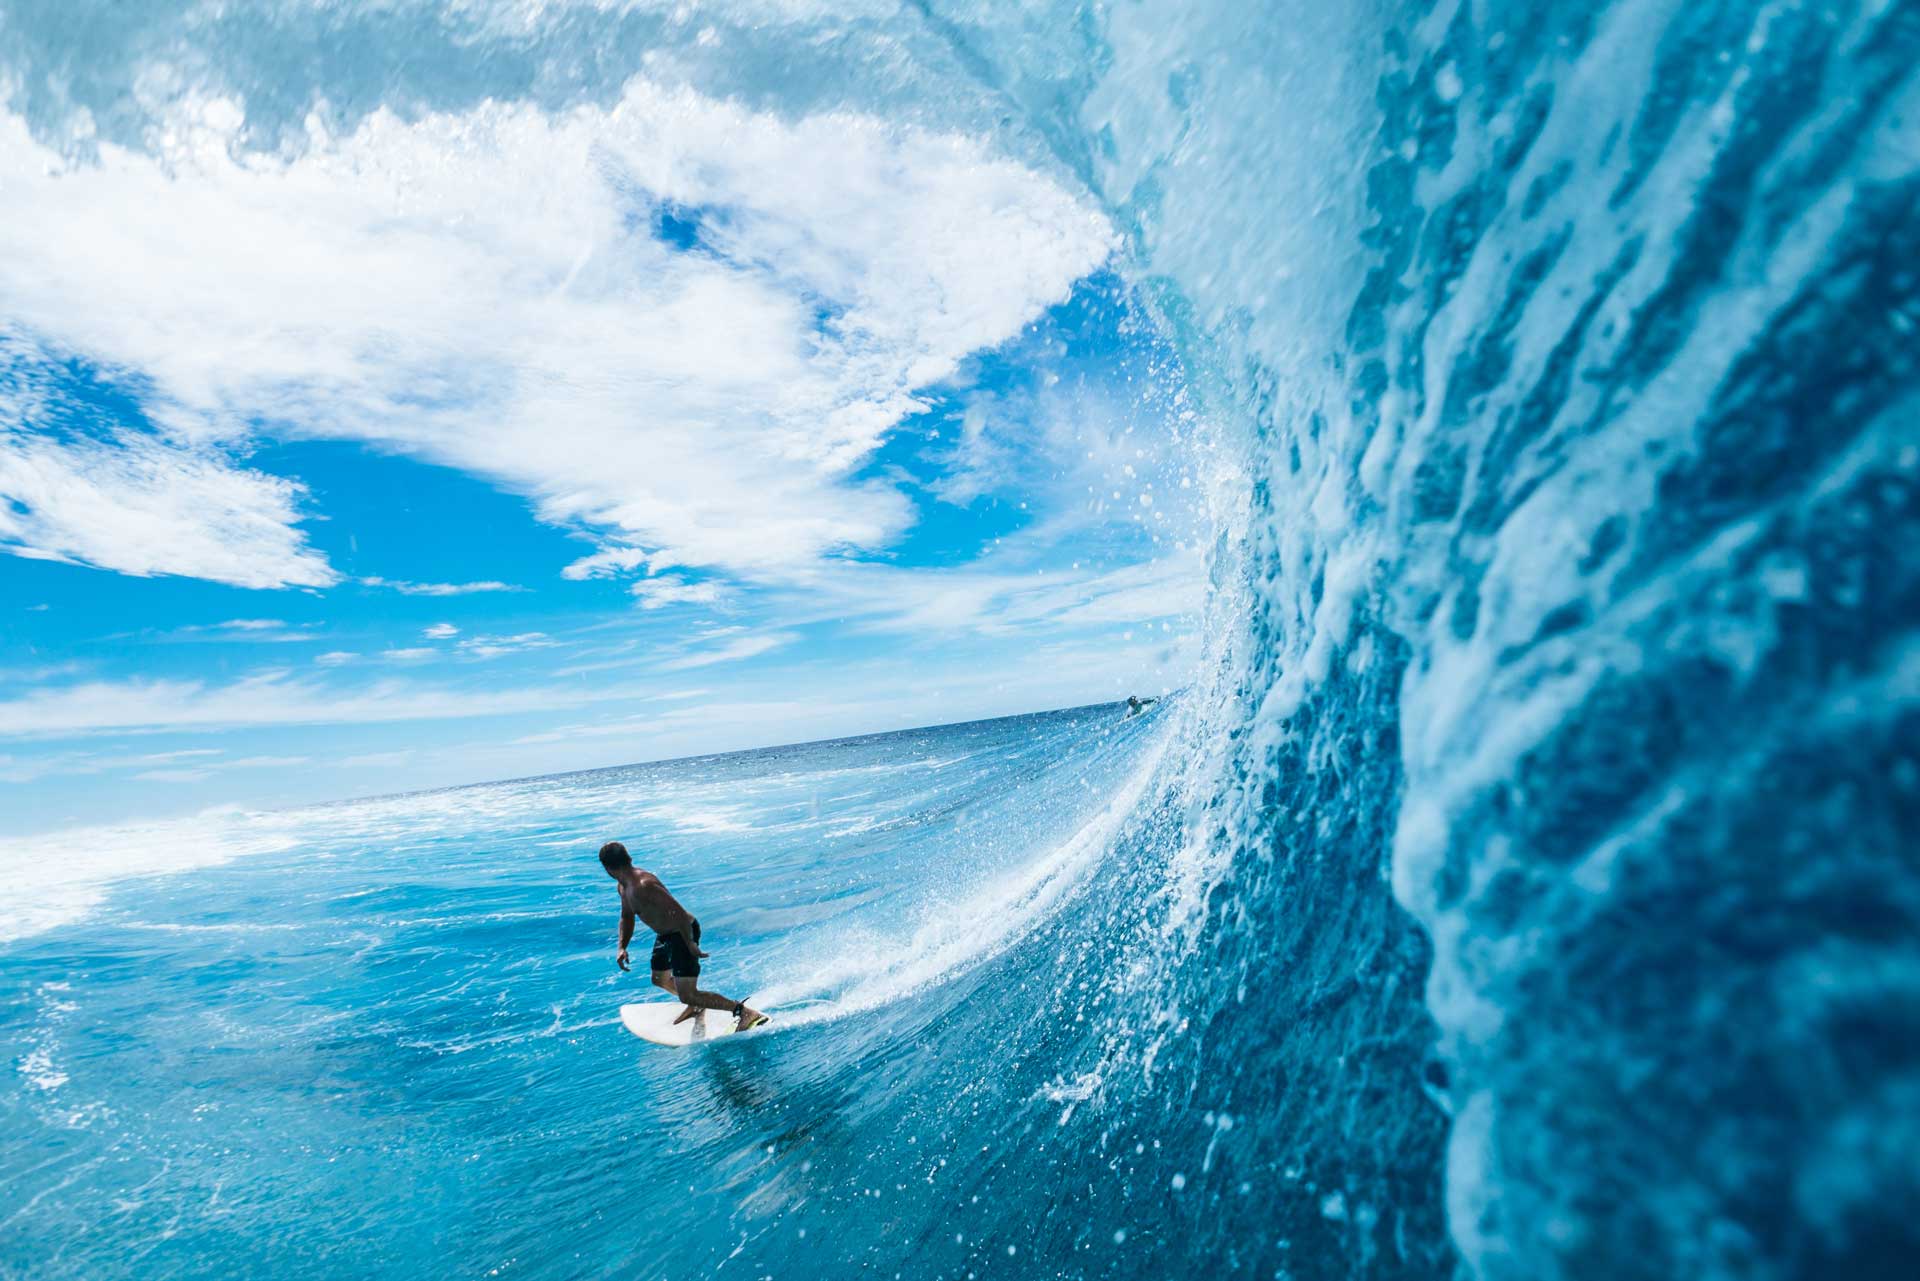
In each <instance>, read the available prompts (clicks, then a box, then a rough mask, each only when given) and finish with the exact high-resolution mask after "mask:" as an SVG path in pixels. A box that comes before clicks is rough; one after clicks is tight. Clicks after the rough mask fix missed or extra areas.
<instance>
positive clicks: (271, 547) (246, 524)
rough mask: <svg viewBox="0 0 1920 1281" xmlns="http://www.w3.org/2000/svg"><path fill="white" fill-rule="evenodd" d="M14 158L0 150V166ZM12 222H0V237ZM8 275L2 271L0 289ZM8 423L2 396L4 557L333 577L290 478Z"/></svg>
mask: <svg viewBox="0 0 1920 1281" xmlns="http://www.w3.org/2000/svg"><path fill="white" fill-rule="evenodd" d="M11 160H12V158H11V157H6V156H5V155H4V152H3V151H0V167H4V166H5V165H7V164H8V163H10V162H11ZM10 226H12V220H11V219H9V218H6V217H0V242H4V241H5V240H6V239H8V237H7V236H6V233H5V229H6V228H8V227H10ZM0 252H5V253H13V252H17V249H15V248H11V247H9V248H8V249H6V250H4V251H0ZM7 274H8V271H7V268H6V267H5V266H4V265H0V282H4V281H5V277H6V276H7ZM0 292H4V283H0ZM9 301H11V300H9ZM11 417H13V415H12V414H10V413H9V411H8V409H7V406H6V404H5V401H4V398H0V550H4V551H9V552H12V553H13V554H14V555H16V556H25V557H28V558H31V559H35V560H55V561H66V562H68V563H70V564H76V565H91V566H93V567H95V568H98V569H111V570H116V571H118V572H120V573H122V574H132V575H135V576H137V577H141V578H150V577H153V576H154V575H157V574H178V575H183V576H187V577H192V578H206V579H211V580H213V581H214V582H219V583H230V584H232V585H233V586H235V587H293V586H299V587H326V586H328V585H330V584H332V583H334V582H336V581H337V580H338V578H339V575H337V574H336V573H334V571H333V570H332V569H331V568H329V567H328V565H327V563H326V561H325V559H324V558H322V557H321V556H320V554H319V553H318V552H315V551H313V550H312V549H311V548H309V547H308V546H307V544H306V537H305V535H303V534H302V533H301V532H300V531H299V530H297V529H295V528H293V525H294V522H296V521H298V520H299V519H300V512H299V510H298V505H299V499H300V496H301V494H302V493H303V492H304V491H303V490H302V489H301V487H300V486H299V485H296V484H294V483H293V482H291V481H287V480H283V479H281V478H279V477H277V476H269V475H266V474H265V473H262V472H257V471H248V470H246V469H244V468H239V467H235V466H233V465H232V464H231V463H229V462H228V461H227V460H226V457H225V456H224V455H223V454H222V453H221V452H220V451H218V450H213V449H206V448H199V449H196V448H190V447H186V446H183V445H180V444H176V443H171V442H165V441H161V440H157V439H154V438H151V437H145V436H135V435H131V434H129V435H123V436H120V437H118V438H116V439H115V440H113V441H110V442H109V441H101V440H93V439H86V438H81V439H74V440H65V441H60V440H54V439H51V438H48V437H44V436H35V435H31V434H29V433H28V431H27V430H26V428H27V427H30V426H31V425H32V423H31V421H27V422H21V421H19V420H18V419H16V420H15V421H12V422H9V418H11Z"/></svg>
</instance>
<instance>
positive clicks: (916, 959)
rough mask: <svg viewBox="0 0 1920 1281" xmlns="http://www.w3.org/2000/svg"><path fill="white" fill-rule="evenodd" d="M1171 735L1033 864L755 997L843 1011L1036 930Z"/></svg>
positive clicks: (1128, 804) (1115, 830)
mask: <svg viewBox="0 0 1920 1281" xmlns="http://www.w3.org/2000/svg"><path fill="white" fill-rule="evenodd" d="M1168 741H1169V735H1168V734H1167V733H1166V732H1164V731H1162V732H1161V733H1160V734H1159V736H1158V739H1157V741H1155V742H1154V744H1153V745H1152V746H1151V747H1150V748H1148V749H1147V750H1146V751H1145V753H1144V755H1143V756H1142V758H1141V760H1140V763H1139V764H1138V765H1137V766H1136V767H1135V768H1134V770H1133V772H1132V773H1131V774H1130V775H1129V776H1128V777H1127V779H1126V781H1125V782H1124V783H1122V784H1121V785H1120V786H1119V787H1118V788H1117V789H1116V790H1115V791H1114V793H1113V795H1112V797H1111V799H1109V800H1108V802H1107V803H1106V804H1105V805H1104V806H1102V807H1101V808H1100V809H1099V810H1098V811H1097V812H1096V813H1095V814H1094V815H1093V816H1092V817H1091V818H1089V819H1088V820H1087V822H1086V823H1085V824H1083V825H1082V826H1081V827H1080V829H1079V830H1078V831H1076V832H1075V833H1074V834H1073V835H1072V836H1071V837H1069V838H1068V839H1066V840H1065V841H1063V842H1061V843H1059V844H1058V845H1054V846H1052V847H1050V848H1049V849H1047V850H1046V851H1044V852H1043V853H1042V854H1041V856H1040V857H1039V858H1037V859H1035V860H1034V861H1033V862H1032V863H1029V864H1028V865H1027V866H1025V867H1024V868H1020V869H1018V870H1015V871H1010V872H1007V873H1004V874H998V875H995V876H994V877H993V878H992V879H991V880H990V881H989V882H988V883H987V884H986V885H984V886H981V887H979V888H977V889H976V890H974V891H973V892H972V893H971V894H969V895H966V896H963V897H961V898H958V899H957V900H956V899H947V898H940V899H936V900H934V901H932V902H929V903H927V904H925V905H924V906H923V907H922V908H921V909H920V913H919V917H918V921H917V923H916V925H915V926H914V928H913V931H912V933H911V934H909V935H908V936H906V937H904V938H901V937H898V936H888V935H883V934H878V933H876V934H873V935H869V936H868V938H867V941H866V942H865V943H864V945H862V946H857V947H854V948H850V949H846V948H842V949H841V950H838V951H837V952H836V954H835V956H834V959H833V962H832V964H831V966H830V967H829V966H822V967H820V968H819V969H817V970H816V971H815V972H814V973H813V974H812V975H811V976H809V977H807V978H804V979H798V980H795V981H793V982H789V983H779V984H775V985H773V986H771V987H769V988H767V989H765V990H763V991H761V992H758V993H755V994H754V995H753V996H752V997H751V998H749V999H750V1000H751V1001H752V1002H753V1003H755V1004H757V1005H764V1006H771V1007H775V1008H779V1007H791V1006H794V1005H805V1006H806V1008H804V1009H801V1010H797V1011H795V1012H794V1013H792V1014H791V1015H790V1016H789V1017H788V1018H786V1019H784V1020H782V1021H781V1022H780V1024H779V1025H778V1026H780V1027H793V1026H796V1025H799V1024H805V1023H817V1022H821V1021H824V1020H829V1019H837V1018H844V1017H845V1016H847V1015H849V1014H857V1013H860V1012H862V1011H865V1010H871V1009H875V1008H877V1007H879V1006H882V1005H886V1004H888V1003H890V1002H893V1001H897V1000H899V999H900V998H901V997H904V996H907V995H909V994H911V993H913V992H917V991H920V990H922V989H925V988H928V987H931V986H933V985H935V984H937V983H942V982H946V981H948V980H950V979H953V978H956V977H958V976H960V975H962V974H964V973H966V972H968V971H969V970H971V969H973V968H974V967H975V966H977V965H980V964H982V963H983V962H986V961H989V960H991V959H993V958H994V957H996V956H999V955H1000V954H1001V953H1003V952H1005V951H1006V950H1007V949H1008V948H1010V947H1013V946H1014V945H1015V944H1017V943H1019V942H1020V941H1021V940H1022V939H1025V938H1028V937H1030V936H1031V935H1032V934H1033V932H1034V931H1035V930H1036V929H1038V928H1039V927H1040V926H1042V925H1044V924H1045V923H1046V922H1047V920H1048V919H1049V918H1051V917H1052V916H1053V915H1054V914H1055V913H1056V912H1058V911H1059V910H1060V909H1061V908H1062V907H1063V906H1064V905H1065V904H1066V903H1067V902H1068V900H1069V899H1070V898H1071V896H1072V893H1073V891H1074V890H1075V889H1077V888H1078V887H1079V886H1080V885H1081V884H1083V883H1084V882H1085V880H1086V879H1087V877H1088V875H1089V874H1090V873H1092V872H1093V870H1094V869H1095V868H1097V867H1098V866H1099V865H1100V862H1101V860H1102V859H1103V858H1104V857H1105V855H1106V854H1107V852H1108V851H1110V850H1111V849H1112V848H1113V845H1114V841H1115V839H1116V838H1117V837H1118V836H1119V834H1120V833H1121V831H1122V830H1123V829H1124V828H1125V826H1126V824H1127V823H1128V822H1129V821H1130V820H1131V819H1133V818H1134V817H1135V815H1136V813H1137V811H1138V810H1139V809H1140V803H1141V800H1142V798H1143V797H1144V796H1145V795H1146V793H1147V789H1148V787H1149V786H1150V785H1152V784H1153V782H1154V779H1155V776H1156V774H1157V772H1158V770H1159V767H1160V762H1161V759H1162V758H1163V756H1164V755H1165V753H1166V749H1167V744H1168Z"/></svg>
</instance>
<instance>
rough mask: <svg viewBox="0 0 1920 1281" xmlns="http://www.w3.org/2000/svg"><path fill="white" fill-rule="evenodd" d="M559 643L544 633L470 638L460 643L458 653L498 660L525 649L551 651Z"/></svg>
mask: <svg viewBox="0 0 1920 1281" xmlns="http://www.w3.org/2000/svg"><path fill="white" fill-rule="evenodd" d="M559 643H560V642H559V641H556V640H554V639H553V638H552V637H550V636H548V635H547V634H546V633H545V632H521V633H520V634H519V635H517V636H471V637H468V638H467V639H466V640H463V641H461V642H460V652H461V653H463V654H471V655H473V656H474V657H475V658H498V657H499V656H500V655H502V654H517V653H519V652H520V651H521V650H527V649H551V648H553V647H554V646H555V645H558V644H559Z"/></svg>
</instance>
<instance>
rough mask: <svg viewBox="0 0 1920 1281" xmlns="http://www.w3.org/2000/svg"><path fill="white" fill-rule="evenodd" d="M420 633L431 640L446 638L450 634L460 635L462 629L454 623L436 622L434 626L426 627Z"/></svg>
mask: <svg viewBox="0 0 1920 1281" xmlns="http://www.w3.org/2000/svg"><path fill="white" fill-rule="evenodd" d="M420 634H421V635H422V636H425V637H427V638H428V639H430V640H445V639H447V638H448V637H449V636H458V635H459V634H460V629H459V628H458V627H455V626H454V625H453V624H452V623H435V624H434V625H433V626H432V627H429V628H426V629H425V630H423V631H422V632H421V633H420Z"/></svg>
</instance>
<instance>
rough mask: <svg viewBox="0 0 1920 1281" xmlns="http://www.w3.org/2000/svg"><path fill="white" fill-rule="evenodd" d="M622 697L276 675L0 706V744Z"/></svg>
mask: <svg viewBox="0 0 1920 1281" xmlns="http://www.w3.org/2000/svg"><path fill="white" fill-rule="evenodd" d="M619 697H622V695H621V693H620V692H619V691H612V690H607V689H593V688H586V687H579V686H551V687H548V686H534V687H527V688H523V689H517V690H493V691H488V690H480V691H468V690H458V689H446V688H440V687H435V686H423V685H417V684H411V683H407V682H402V681H399V680H389V681H379V682H375V683H373V684H371V685H367V686H363V687H361V688H359V689H351V690H340V689H335V688H331V687H329V686H327V685H325V684H321V683H319V682H316V681H311V680H305V679H301V678H299V677H295V676H291V675H289V674H287V673H285V672H279V671H271V672H265V673H261V674H258V675H255V676H251V677H248V678H246V679H244V680H240V681H235V682H232V683H231V684H227V685H207V684H204V683H202V682H198V681H168V680H131V681H89V682H85V683H82V684H77V685H67V686H63V687H61V688H59V689H49V690H35V691H33V692H30V693H28V694H26V695H23V696H22V697H19V698H13V699H6V700H0V740H20V739H32V738H51V737H72V736H79V735H85V734H96V733H104V732H114V731H119V732H132V731H150V730H177V731H185V730H195V729H231V728H239V727H243V726H249V725H362V724H365V725H373V724H388V723H393V722H400V721H426V720H452V719H461V718H466V717H473V716H500V715H509V714H521V713H528V712H544V711H548V710H551V709H554V708H565V707H576V706H581V705H583V704H587V703H601V702H606V701H610V700H614V699H617V698H619Z"/></svg>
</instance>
